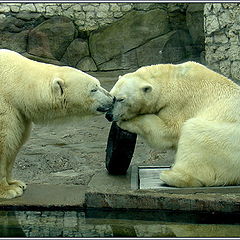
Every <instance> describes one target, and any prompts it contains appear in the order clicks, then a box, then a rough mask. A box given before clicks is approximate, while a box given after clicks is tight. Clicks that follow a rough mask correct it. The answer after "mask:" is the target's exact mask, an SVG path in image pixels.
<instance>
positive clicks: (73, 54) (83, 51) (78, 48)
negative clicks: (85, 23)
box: [61, 38, 89, 67]
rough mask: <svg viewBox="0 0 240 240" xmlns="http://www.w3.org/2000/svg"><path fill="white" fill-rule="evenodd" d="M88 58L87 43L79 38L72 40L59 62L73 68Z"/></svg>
mask: <svg viewBox="0 0 240 240" xmlns="http://www.w3.org/2000/svg"><path fill="white" fill-rule="evenodd" d="M86 56H89V49H88V43H87V42H86V41H84V40H82V39H80V38H77V39H74V40H73V41H72V42H71V44H70V45H69V46H68V48H67V50H66V52H65V53H64V55H63V57H62V59H61V61H62V62H64V63H66V64H67V65H69V66H72V67H75V66H76V65H77V63H78V62H79V61H80V60H81V59H82V58H84V57H86Z"/></svg>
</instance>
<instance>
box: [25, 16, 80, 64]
mask: <svg viewBox="0 0 240 240" xmlns="http://www.w3.org/2000/svg"><path fill="white" fill-rule="evenodd" d="M75 36H76V29H75V26H74V24H73V22H72V21H71V20H70V19H68V18H66V17H53V18H51V19H49V20H47V21H44V22H43V23H41V24H40V25H38V26H37V27H35V28H34V29H33V30H32V31H31V32H30V33H29V39H28V53H30V54H32V55H37V56H40V57H46V58H52V59H57V60H60V59H61V58H62V56H63V54H64V53H65V51H66V49H67V47H68V46H69V44H70V43H71V42H72V41H73V39H74V38H75Z"/></svg>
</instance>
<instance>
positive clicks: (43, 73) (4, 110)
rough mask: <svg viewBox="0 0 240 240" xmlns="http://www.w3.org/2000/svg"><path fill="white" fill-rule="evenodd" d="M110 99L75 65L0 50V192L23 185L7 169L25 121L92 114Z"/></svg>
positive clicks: (14, 192)
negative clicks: (62, 65) (45, 61)
mask: <svg viewBox="0 0 240 240" xmlns="http://www.w3.org/2000/svg"><path fill="white" fill-rule="evenodd" d="M112 102H113V99H112V97H111V95H110V94H109V93H108V92H107V91H106V90H104V89H103V88H102V87H101V86H100V83H99V81H98V80H97V79H96V78H94V77H92V76H90V75H88V74H86V73H83V72H81V71H80V70H77V69H74V68H71V67H60V66H55V65H51V64H45V63H39V62H36V61H32V60H30V59H27V58H25V57H23V56H21V55H20V54H18V53H16V52H13V51H10V50H6V49H2V50H0V106H1V108H0V198H14V197H17V196H21V195H22V193H23V190H24V189H25V188H26V184H25V183H23V182H21V181H17V180H13V179H12V174H11V173H12V167H13V163H14V160H15V157H16V155H17V153H18V151H19V149H20V147H21V146H22V145H23V144H24V142H25V141H26V140H27V138H28V136H29V133H30V131H31V122H34V123H46V122H51V121H60V122H61V121H66V120H70V119H72V118H76V117H77V118H79V117H85V116H92V115H98V114H101V113H103V112H106V111H107V110H108V109H109V108H110V107H111V105H112Z"/></svg>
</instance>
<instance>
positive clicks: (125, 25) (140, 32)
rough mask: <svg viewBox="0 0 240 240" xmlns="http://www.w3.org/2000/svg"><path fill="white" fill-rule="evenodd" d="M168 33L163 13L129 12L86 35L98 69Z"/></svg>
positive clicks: (152, 11)
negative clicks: (103, 64)
mask: <svg viewBox="0 0 240 240" xmlns="http://www.w3.org/2000/svg"><path fill="white" fill-rule="evenodd" d="M169 31H170V26H169V22H168V16H167V12H166V11H164V10H162V9H154V10H151V11H148V12H144V11H131V12H129V13H127V14H126V15H125V16H124V17H123V18H121V19H120V20H119V21H117V22H114V23H113V24H111V25H109V26H107V27H105V28H103V29H100V30H99V31H96V32H92V33H91V34H90V39H89V47H90V53H91V56H92V57H93V59H94V61H95V62H96V64H97V65H99V64H102V63H104V62H107V61H109V60H111V59H112V58H114V57H116V56H118V55H122V54H124V53H126V52H128V51H129V50H131V49H134V48H136V47H138V46H140V45H142V44H144V43H145V42H147V41H149V40H150V39H152V38H154V37H157V36H160V35H163V34H165V33H167V32H169Z"/></svg>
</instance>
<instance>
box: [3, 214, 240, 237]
mask: <svg viewBox="0 0 240 240" xmlns="http://www.w3.org/2000/svg"><path fill="white" fill-rule="evenodd" d="M0 237H104V238H106V237H240V214H216V213H212V214H207V213H186V212H171V211H159V212H158V211H154V212H151V211H145V212H143V211H141V212H136V211H107V210H88V211H86V212H84V211H1V212H0Z"/></svg>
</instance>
